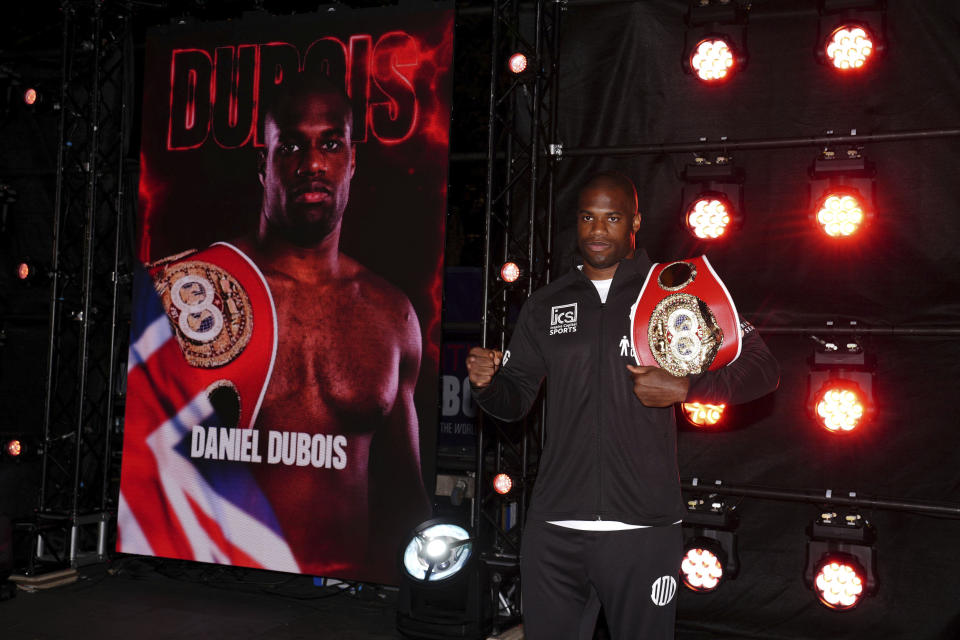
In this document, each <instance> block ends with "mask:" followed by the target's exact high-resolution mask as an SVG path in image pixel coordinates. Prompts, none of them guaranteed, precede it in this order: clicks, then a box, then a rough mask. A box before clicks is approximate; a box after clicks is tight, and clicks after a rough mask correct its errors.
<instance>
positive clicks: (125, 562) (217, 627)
mask: <svg viewBox="0 0 960 640" xmlns="http://www.w3.org/2000/svg"><path fill="white" fill-rule="evenodd" d="M80 573H81V579H80V580H79V581H78V582H76V583H74V584H71V585H67V586H62V587H57V588H53V589H48V590H43V591H36V592H24V591H22V590H21V591H18V592H17V595H16V597H15V598H13V599H12V600H8V601H6V602H0V616H2V620H3V622H2V623H0V638H3V640H20V639H24V640H48V639H49V640H54V639H56V640H59V639H61V638H103V639H111V638H118V639H119V638H123V639H128V638H132V639H137V640H139V639H144V638H145V639H151V638H158V639H159V638H178V639H179V638H231V639H240V638H262V639H268V638H269V639H274V638H278V639H281V640H288V639H293V638H334V639H338V640H340V639H342V640H381V639H388V638H389V639H390V640H393V639H396V638H401V636H400V634H399V633H397V631H396V622H395V618H396V590H389V589H384V588H378V589H374V588H372V587H367V588H365V589H364V588H361V589H359V591H356V590H355V589H341V588H340V587H342V586H344V585H340V586H339V587H338V586H333V587H318V586H315V585H314V583H313V579H312V578H309V577H306V576H291V575H290V574H280V573H271V572H265V571H253V570H242V569H235V568H230V567H218V566H213V565H202V564H197V563H185V562H184V563H181V562H173V561H154V560H147V559H142V558H137V557H127V558H124V559H121V560H119V561H114V562H112V563H111V564H110V565H100V566H96V567H90V568H87V569H83V570H81V572H80Z"/></svg>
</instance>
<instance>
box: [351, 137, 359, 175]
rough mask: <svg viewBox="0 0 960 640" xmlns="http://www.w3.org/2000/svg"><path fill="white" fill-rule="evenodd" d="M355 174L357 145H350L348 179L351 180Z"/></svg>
mask: <svg viewBox="0 0 960 640" xmlns="http://www.w3.org/2000/svg"><path fill="white" fill-rule="evenodd" d="M356 172H357V145H355V144H351V145H350V178H351V179H353V174H354V173H356Z"/></svg>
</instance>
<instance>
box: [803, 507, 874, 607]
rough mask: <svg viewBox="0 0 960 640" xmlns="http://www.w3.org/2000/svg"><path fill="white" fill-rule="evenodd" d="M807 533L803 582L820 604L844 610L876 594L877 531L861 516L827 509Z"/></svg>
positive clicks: (855, 513)
mask: <svg viewBox="0 0 960 640" xmlns="http://www.w3.org/2000/svg"><path fill="white" fill-rule="evenodd" d="M808 533H809V535H810V539H809V540H808V541H807V563H806V569H805V570H804V581H805V582H806V584H807V587H809V588H810V589H812V590H813V592H814V593H815V594H816V595H817V599H818V600H819V601H820V603H821V604H823V605H824V606H825V607H828V608H830V609H836V610H840V611H843V610H847V609H852V608H854V607H856V606H857V605H858V604H859V603H860V601H861V600H862V599H863V597H865V596H871V595H873V594H875V593H876V591H877V577H876V567H877V552H876V549H875V548H874V546H873V543H874V541H875V540H876V532H875V530H874V528H873V526H872V525H871V524H870V523H869V522H867V521H866V520H865V519H864V518H863V516H862V515H860V514H859V513H857V512H856V511H832V510H830V511H824V512H823V513H821V514H820V517H819V518H817V519H816V520H814V521H813V523H812V524H811V525H810V528H809V530H808Z"/></svg>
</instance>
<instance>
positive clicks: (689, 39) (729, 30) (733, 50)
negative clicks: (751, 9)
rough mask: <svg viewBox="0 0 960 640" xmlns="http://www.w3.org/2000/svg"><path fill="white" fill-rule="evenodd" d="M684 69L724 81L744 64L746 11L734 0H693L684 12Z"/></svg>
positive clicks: (711, 80)
mask: <svg viewBox="0 0 960 640" xmlns="http://www.w3.org/2000/svg"><path fill="white" fill-rule="evenodd" d="M686 22H687V31H686V36H685V40H684V49H683V50H684V53H683V70H684V71H685V72H687V73H688V74H690V75H692V76H693V77H695V78H696V79H697V80H699V81H700V82H702V83H704V84H708V85H712V84H723V83H724V82H726V81H727V80H729V79H730V78H731V77H732V76H733V75H734V74H735V73H736V72H738V71H740V70H742V69H743V68H744V67H746V64H747V12H746V9H744V7H743V6H741V3H740V2H738V1H737V0H692V1H691V3H690V8H689V10H688V11H687V15H686Z"/></svg>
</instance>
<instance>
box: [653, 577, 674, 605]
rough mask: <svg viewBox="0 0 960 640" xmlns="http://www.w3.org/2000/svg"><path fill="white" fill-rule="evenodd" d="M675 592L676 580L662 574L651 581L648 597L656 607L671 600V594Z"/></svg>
mask: <svg viewBox="0 0 960 640" xmlns="http://www.w3.org/2000/svg"><path fill="white" fill-rule="evenodd" d="M676 594H677V581H676V580H675V579H674V578H673V576H663V577H662V578H657V579H656V580H654V581H653V586H652V587H651V589H650V599H651V600H653V604H655V605H657V606H658V607H662V606H664V605H666V604H667V603H669V602H670V601H671V600H673V596H675V595H676Z"/></svg>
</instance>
